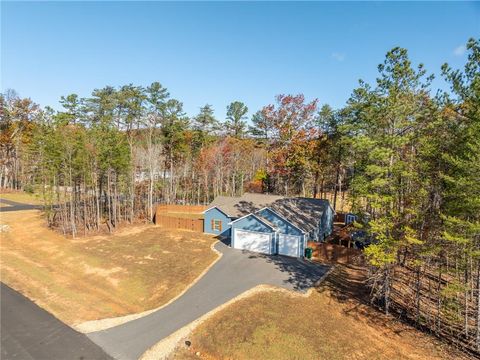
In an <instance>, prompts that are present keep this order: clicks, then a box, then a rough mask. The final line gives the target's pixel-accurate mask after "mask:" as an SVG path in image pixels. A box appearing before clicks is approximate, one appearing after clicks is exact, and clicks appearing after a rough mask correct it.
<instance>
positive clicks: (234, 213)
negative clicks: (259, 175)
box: [210, 193, 331, 232]
mask: <svg viewBox="0 0 480 360" xmlns="http://www.w3.org/2000/svg"><path fill="white" fill-rule="evenodd" d="M210 207H217V208H219V209H220V210H221V211H222V212H224V213H225V214H227V215H228V216H230V217H242V216H245V215H248V214H250V213H255V212H257V211H258V210H260V209H262V208H264V207H268V208H270V209H271V210H273V211H274V212H276V213H277V214H278V215H280V216H282V217H284V218H285V220H287V221H289V222H290V223H292V224H293V225H294V226H295V227H297V228H298V229H300V230H302V231H305V232H310V231H313V230H315V229H317V228H318V224H319V222H320V221H321V219H322V216H323V214H324V213H325V211H326V210H327V208H328V207H330V208H331V206H330V203H329V202H328V200H325V199H311V198H302V197H294V198H286V197H283V196H278V195H267V194H253V193H245V194H243V196H240V197H238V196H237V197H229V196H217V197H216V198H215V200H213V202H212V203H211V204H210Z"/></svg>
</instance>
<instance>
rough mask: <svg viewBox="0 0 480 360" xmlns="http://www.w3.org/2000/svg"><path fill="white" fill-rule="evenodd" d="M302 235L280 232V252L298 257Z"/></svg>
mask: <svg viewBox="0 0 480 360" xmlns="http://www.w3.org/2000/svg"><path fill="white" fill-rule="evenodd" d="M300 239H301V236H296V235H287V234H279V235H278V253H279V254H280V255H288V256H295V257H298V251H299V246H300Z"/></svg>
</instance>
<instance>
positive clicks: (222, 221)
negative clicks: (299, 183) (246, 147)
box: [204, 193, 334, 257]
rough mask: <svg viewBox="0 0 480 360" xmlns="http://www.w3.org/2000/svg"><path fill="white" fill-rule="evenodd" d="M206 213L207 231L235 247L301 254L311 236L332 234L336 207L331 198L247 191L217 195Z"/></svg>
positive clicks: (257, 250) (299, 255)
mask: <svg viewBox="0 0 480 360" xmlns="http://www.w3.org/2000/svg"><path fill="white" fill-rule="evenodd" d="M204 214H205V226H204V231H205V232H206V233H210V234H217V235H222V236H228V237H230V239H231V246H232V247H234V248H237V249H244V250H250V251H256V252H261V253H266V254H282V255H289V256H295V257H301V256H303V255H304V251H305V247H306V243H307V241H308V240H314V241H322V240H323V239H325V237H327V236H328V235H330V234H331V232H332V230H333V215H334V211H333V209H332V207H331V206H330V204H329V202H328V200H323V199H310V198H301V197H295V198H287V197H282V196H276V195H265V194H251V193H245V194H244V195H243V196H241V197H226V196H220V197H217V198H215V200H214V201H213V202H212V203H211V204H210V207H209V208H208V209H207V210H206V211H205V212H204Z"/></svg>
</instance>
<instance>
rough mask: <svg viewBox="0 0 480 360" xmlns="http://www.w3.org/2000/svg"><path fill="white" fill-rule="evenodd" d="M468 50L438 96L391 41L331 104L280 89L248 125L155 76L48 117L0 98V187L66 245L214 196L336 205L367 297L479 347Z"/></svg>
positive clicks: (478, 221) (478, 188) (237, 111)
mask: <svg viewBox="0 0 480 360" xmlns="http://www.w3.org/2000/svg"><path fill="white" fill-rule="evenodd" d="M467 52H468V59H467V61H466V63H465V65H464V67H463V68H462V69H454V68H452V67H450V66H449V65H448V64H444V65H443V66H442V67H441V69H438V72H439V76H440V77H441V78H442V79H443V80H445V82H446V83H447V84H448V90H436V89H433V88H432V80H433V79H434V74H433V73H430V72H429V71H428V70H427V69H426V68H425V67H424V66H423V65H422V64H419V65H414V64H413V63H412V62H411V61H410V59H409V57H408V51H407V50H406V49H404V48H399V47H397V48H393V49H392V50H390V51H388V52H387V54H386V56H385V59H384V61H383V62H382V63H381V64H380V65H378V75H377V78H376V81H375V82H374V83H371V84H370V83H367V82H365V81H362V80H360V81H359V84H358V86H357V87H356V88H355V89H353V91H352V93H351V96H350V98H349V99H348V101H347V103H346V104H345V106H344V107H343V108H340V109H333V108H332V107H330V106H329V105H327V104H321V103H320V102H319V101H318V100H317V99H311V100H308V99H305V97H304V96H303V95H302V94H298V95H278V96H276V97H275V99H274V101H272V104H268V105H266V106H264V107H263V108H262V109H258V111H256V112H252V113H253V116H251V118H250V119H248V118H247V114H249V111H250V109H248V107H247V105H246V104H244V103H243V102H241V101H233V102H232V103H231V104H229V105H228V106H227V107H226V111H225V119H217V118H215V116H214V110H213V108H212V106H210V105H208V104H206V105H205V106H203V107H201V108H200V110H199V113H198V114H197V115H196V116H194V117H188V116H187V115H186V114H185V112H184V110H183V104H182V102H181V101H180V100H178V99H175V98H174V97H172V96H171V94H170V93H169V92H168V90H167V89H166V88H165V87H163V85H161V84H160V83H159V82H153V83H152V84H151V85H149V86H147V87H143V86H137V85H133V84H128V85H124V86H120V87H112V86H106V87H104V88H101V89H94V90H93V91H92V93H91V96H89V97H85V98H82V97H79V96H78V95H76V94H69V95H65V96H62V97H61V99H60V104H61V110H60V111H56V110H54V109H53V108H51V107H48V106H47V107H44V108H42V107H40V106H39V105H38V104H35V103H34V102H33V101H32V100H31V99H29V98H22V97H20V96H19V95H18V94H17V93H16V92H15V91H14V90H8V91H6V92H4V93H3V94H2V95H1V97H0V101H1V123H0V127H1V130H2V131H1V139H0V142H1V148H0V152H1V160H0V161H1V162H0V186H1V188H2V189H14V190H23V191H26V192H35V193H39V194H41V196H42V199H43V201H44V205H45V215H46V220H47V222H48V224H49V225H50V226H52V227H56V228H58V229H60V230H61V231H62V232H63V233H64V234H66V235H69V236H74V237H75V236H80V235H83V234H87V233H92V232H96V231H99V230H101V229H102V228H104V229H108V230H109V231H114V229H115V228H116V227H117V226H119V225H120V224H128V223H132V222H135V221H147V222H148V221H152V219H153V216H154V206H155V204H158V203H177V204H208V203H209V202H210V201H211V200H212V199H213V198H214V197H215V196H217V195H220V194H221V195H231V196H235V195H241V194H242V193H243V192H245V191H249V192H265V193H272V194H280V195H292V196H293V195H299V196H306V197H322V198H323V197H326V196H327V194H328V196H329V197H330V200H331V201H332V205H333V206H334V207H336V208H338V207H340V204H341V203H343V202H344V201H347V200H348V202H349V204H350V206H351V209H352V212H354V213H355V214H357V215H358V219H359V220H358V221H357V222H356V223H355V226H356V227H358V228H362V229H364V230H365V231H366V232H367V233H368V234H369V236H370V237H371V239H372V244H371V245H370V246H368V247H367V248H366V249H365V250H364V253H365V256H366V258H367V259H368V263H369V275H370V276H369V279H370V283H369V286H370V289H371V299H372V303H373V304H375V305H377V306H379V307H380V308H382V309H383V311H385V312H386V313H392V314H397V315H398V316H399V317H401V318H403V319H405V320H407V321H409V322H411V323H413V324H414V325H415V326H417V327H419V328H422V329H424V330H426V331H430V332H432V333H433V334H435V335H437V336H439V337H441V338H443V339H445V340H447V341H449V342H451V343H454V344H456V345H458V346H460V347H462V348H463V349H465V350H467V351H470V352H476V353H477V354H479V352H480V39H473V38H472V39H470V40H469V41H468V43H467ZM319 85H320V84H319Z"/></svg>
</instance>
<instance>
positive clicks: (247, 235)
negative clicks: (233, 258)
mask: <svg viewBox="0 0 480 360" xmlns="http://www.w3.org/2000/svg"><path fill="white" fill-rule="evenodd" d="M234 231H235V238H234V241H233V247H234V248H235V249H243V250H249V251H254V252H259V253H263V254H270V244H271V240H270V234H265V233H259V232H253V231H245V230H240V229H235V230H234Z"/></svg>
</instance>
